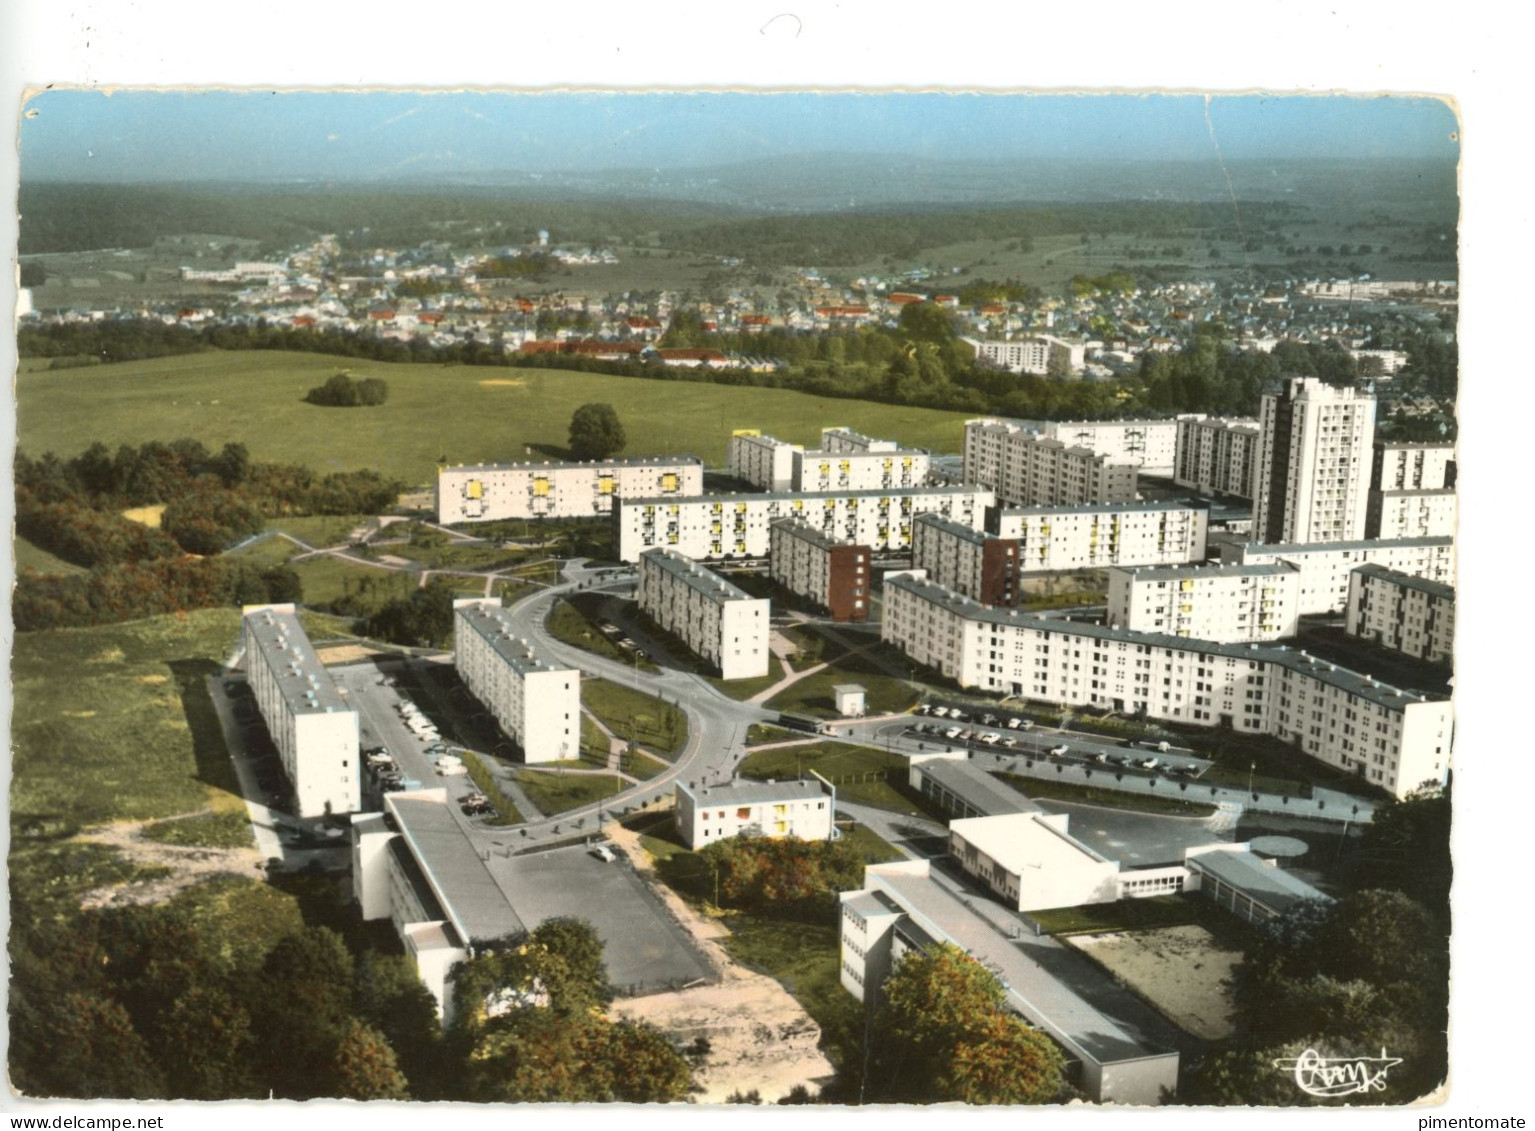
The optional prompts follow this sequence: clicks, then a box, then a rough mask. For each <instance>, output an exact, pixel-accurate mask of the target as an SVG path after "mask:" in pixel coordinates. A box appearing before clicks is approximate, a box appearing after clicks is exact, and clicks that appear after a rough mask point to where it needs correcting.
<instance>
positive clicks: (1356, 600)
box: [1347, 565, 1455, 663]
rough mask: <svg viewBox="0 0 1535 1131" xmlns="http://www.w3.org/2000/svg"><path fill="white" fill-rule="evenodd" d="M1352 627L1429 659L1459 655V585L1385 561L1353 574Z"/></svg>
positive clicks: (1366, 636) (1349, 624)
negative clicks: (1399, 568) (1396, 567)
mask: <svg viewBox="0 0 1535 1131" xmlns="http://www.w3.org/2000/svg"><path fill="white" fill-rule="evenodd" d="M1347 628H1348V631H1349V632H1350V633H1351V634H1352V635H1354V636H1358V637H1360V638H1362V639H1364V640H1373V641H1375V642H1376V643H1378V644H1380V645H1381V646H1382V647H1385V648H1390V649H1392V650H1393V651H1397V652H1404V653H1406V654H1407V655H1409V656H1416V657H1417V658H1418V659H1420V660H1427V661H1429V662H1430V663H1442V662H1446V661H1449V660H1451V659H1453V658H1454V655H1455V590H1454V589H1452V588H1451V587H1450V586H1448V585H1445V584H1444V583H1442V582H1439V581H1430V580H1428V579H1427V578H1423V577H1412V576H1411V575H1409V574H1405V573H1398V572H1397V571H1396V570H1393V569H1386V568H1385V567H1383V566H1376V565H1364V566H1359V567H1358V568H1357V569H1355V570H1354V571H1353V573H1351V574H1350V575H1349V590H1348V620H1347Z"/></svg>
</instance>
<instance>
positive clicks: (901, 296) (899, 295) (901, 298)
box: [885, 291, 927, 306]
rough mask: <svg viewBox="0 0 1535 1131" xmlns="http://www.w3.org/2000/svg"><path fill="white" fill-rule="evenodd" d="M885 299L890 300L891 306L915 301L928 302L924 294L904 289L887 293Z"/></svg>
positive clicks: (906, 304)
mask: <svg viewBox="0 0 1535 1131" xmlns="http://www.w3.org/2000/svg"><path fill="white" fill-rule="evenodd" d="M885 301H886V302H888V303H889V304H890V305H891V306H909V305H911V304H912V303H914V302H926V301H927V299H926V298H924V297H923V296H922V295H913V294H907V293H905V292H903V291H896V292H895V293H894V294H891V295H887V296H886V297H885Z"/></svg>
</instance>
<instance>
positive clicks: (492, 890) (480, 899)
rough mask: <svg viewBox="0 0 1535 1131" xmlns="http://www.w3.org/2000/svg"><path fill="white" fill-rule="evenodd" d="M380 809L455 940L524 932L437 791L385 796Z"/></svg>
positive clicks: (476, 940)
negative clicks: (397, 830)
mask: <svg viewBox="0 0 1535 1131" xmlns="http://www.w3.org/2000/svg"><path fill="white" fill-rule="evenodd" d="M384 807H385V809H386V810H387V811H388V812H390V813H392V814H394V818H395V822H396V823H397V824H398V825H399V828H400V832H401V834H402V836H403V839H404V840H405V841H406V842H407V844H408V846H409V848H410V853H411V856H412V858H413V859H414V860H415V862H416V865H417V866H418V867H419V868H420V870H421V875H422V878H423V879H424V880H425V881H426V883H427V885H428V886H429V887H430V888H431V890H432V893H433V895H434V896H435V898H436V900H437V903H438V905H439V906H440V907H441V908H442V910H443V913H444V917H445V918H446V919H447V920H448V921H449V922H451V923H452V924H453V927H454V929H455V930H456V931H457V932H458V934H459V937H460V938H461V939H463V940H464V941H465V942H466V943H470V944H473V943H476V942H486V941H489V940H491V939H498V938H502V937H503V936H506V935H513V934H520V933H521V932H522V931H523V930H524V924H523V921H522V920H521V919H520V918H518V917H517V913H516V912H515V911H513V910H512V905H511V904H510V903H509V902H507V898H506V894H505V893H504V892H503V891H502V890H501V888H500V886H499V885H498V884H497V883H496V881H495V880H494V879H493V878H492V877H491V874H490V871H489V869H487V868H486V867H485V861H484V860H483V859H482V858H481V857H480V854H479V852H478V850H476V848H475V847H474V844H473V843H472V842H471V841H470V840H469V837H468V836H467V835H466V834H465V832H464V830H463V828H462V827H461V826H460V825H459V823H458V821H457V820H456V819H455V818H454V816H453V812H452V810H451V808H450V807H449V805H448V802H447V798H446V796H445V795H444V794H443V793H442V792H441V791H430V792H422V793H391V794H386V795H385V797H384Z"/></svg>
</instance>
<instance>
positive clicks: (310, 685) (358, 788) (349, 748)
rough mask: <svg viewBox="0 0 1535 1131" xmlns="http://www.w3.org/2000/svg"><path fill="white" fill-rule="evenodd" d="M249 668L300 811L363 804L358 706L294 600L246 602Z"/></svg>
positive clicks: (243, 623) (334, 810)
mask: <svg viewBox="0 0 1535 1131" xmlns="http://www.w3.org/2000/svg"><path fill="white" fill-rule="evenodd" d="M240 632H241V639H242V641H243V643H244V646H245V670H246V677H247V680H248V681H249V683H250V688H251V692H252V694H253V695H254V696H255V699H256V705H257V707H258V708H260V710H261V717H262V718H263V719H264V720H266V726H267V731H268V732H269V733H270V734H271V736H272V742H273V743H274V744H275V745H276V747H277V752H278V756H279V757H280V758H281V760H282V767H283V772H284V773H286V774H287V775H288V781H289V782H290V783H292V785H293V794H294V797H295V800H296V804H297V808H298V816H300V817H320V816H326V815H328V814H336V815H338V816H339V815H340V814H343V813H353V812H356V810H357V809H358V808H359V807H360V806H361V804H362V763H361V759H360V755H359V745H358V744H359V737H358V735H359V730H358V722H357V712H356V711H355V710H353V709H352V708H351V707H349V706H348V705H347V702H346V700H345V699H344V698H343V697H342V694H341V691H340V689H339V688H337V687H336V684H335V683H334V682H333V681H332V680H331V678H330V673H329V672H327V671H326V670H325V665H323V664H322V663H320V660H319V657H318V656H316V655H315V651H314V648H313V646H312V645H311V644H310V643H309V636H308V634H306V633H305V632H304V629H303V626H302V625H300V624H299V620H298V614H297V612H296V611H295V609H294V606H292V605H247V606H246V607H245V608H244V610H243V611H242V615H241V618H240Z"/></svg>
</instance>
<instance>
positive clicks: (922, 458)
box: [790, 448, 929, 491]
mask: <svg viewBox="0 0 1535 1131" xmlns="http://www.w3.org/2000/svg"><path fill="white" fill-rule="evenodd" d="M792 459H793V461H794V469H793V481H792V484H791V487H790V489H791V490H794V491H874V490H881V489H888V488H891V487H921V486H922V485H923V484H925V483H926V482H927V469H928V459H929V457H928V454H927V453H926V452H917V451H910V450H902V449H896V450H894V451H873V452H854V451H843V452H832V451H828V450H826V449H824V448H823V449H821V450H819V451H815V450H812V451H802V450H796V451H795V452H794V453H793V455H792Z"/></svg>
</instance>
